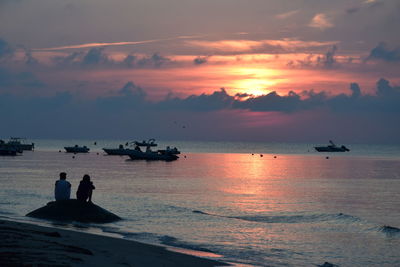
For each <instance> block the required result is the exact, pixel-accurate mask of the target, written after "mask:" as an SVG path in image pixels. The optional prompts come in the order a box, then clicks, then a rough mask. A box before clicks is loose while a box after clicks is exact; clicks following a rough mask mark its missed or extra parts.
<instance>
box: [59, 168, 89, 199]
mask: <svg viewBox="0 0 400 267" xmlns="http://www.w3.org/2000/svg"><path fill="white" fill-rule="evenodd" d="M94 189H95V187H94V185H93V182H91V181H90V176H89V175H88V174H85V175H84V176H83V178H82V180H81V181H80V183H79V186H78V191H76V198H77V199H78V200H79V201H82V202H86V201H89V202H92V193H93V190H94ZM70 196H71V184H70V182H68V181H67V174H66V173H65V172H61V173H60V180H57V181H56V185H55V189H54V197H55V198H56V200H68V199H70Z"/></svg>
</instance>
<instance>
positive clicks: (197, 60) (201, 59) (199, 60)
mask: <svg viewBox="0 0 400 267" xmlns="http://www.w3.org/2000/svg"><path fill="white" fill-rule="evenodd" d="M208 58H209V57H208V56H206V57H196V58H195V59H193V63H194V64H195V65H201V64H204V63H207V61H208Z"/></svg>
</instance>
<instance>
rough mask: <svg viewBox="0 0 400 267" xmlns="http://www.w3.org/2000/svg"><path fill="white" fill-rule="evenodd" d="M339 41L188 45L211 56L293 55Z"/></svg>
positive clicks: (275, 40)
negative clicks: (248, 54)
mask: <svg viewBox="0 0 400 267" xmlns="http://www.w3.org/2000/svg"><path fill="white" fill-rule="evenodd" d="M336 43H338V42H337V41H325V42H320V41H303V40H300V39H297V38H282V39H267V40H257V41H255V40H244V39H242V40H219V41H205V40H190V41H186V45H189V46H193V47H196V48H201V49H203V50H205V51H207V52H209V53H210V54H214V55H215V54H240V53H292V52H296V53H298V52H301V51H304V50H309V49H313V48H320V47H324V46H331V45H334V44H336Z"/></svg>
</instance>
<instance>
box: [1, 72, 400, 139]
mask: <svg viewBox="0 0 400 267" xmlns="http://www.w3.org/2000/svg"><path fill="white" fill-rule="evenodd" d="M399 104H400V87H396V86H392V85H391V84H390V83H389V81H387V80H385V79H381V80H379V81H378V82H377V89H376V94H375V95H367V94H362V92H361V89H360V87H359V86H358V84H356V83H353V84H351V85H350V91H349V94H339V95H336V96H330V95H328V94H326V93H324V92H319V93H316V92H314V91H304V92H302V93H294V92H290V93H288V94H287V95H279V94H278V93H276V92H271V93H269V94H267V95H264V96H251V95H249V94H245V93H244V94H237V95H230V94H228V93H227V91H226V90H225V89H220V90H218V91H215V92H213V93H211V94H199V95H191V96H188V97H184V98H180V97H171V96H169V97H166V98H165V99H162V100H160V101H158V102H152V101H150V100H148V99H147V94H146V92H145V91H144V90H143V89H142V88H141V87H139V86H137V85H135V84H134V83H133V82H128V83H126V84H125V85H124V86H123V87H122V88H121V89H120V90H118V92H117V93H116V94H114V95H110V96H103V97H98V98H96V99H83V98H81V97H79V96H78V95H73V94H71V93H67V92H65V93H59V94H56V95H54V96H52V97H40V96H25V97H20V96H15V95H13V94H0V112H1V113H2V114H9V115H8V116H5V117H4V118H3V120H2V125H3V126H4V129H5V132H3V134H5V135H12V134H18V133H19V134H21V133H23V134H24V135H30V136H32V137H42V138H55V137H58V138H60V137H61V138H71V137H78V138H79V137H80V138H82V137H86V138H98V137H104V138H121V137H123V138H132V137H133V138H148V137H149V136H151V137H156V138H175V139H176V138H179V139H184V140H185V139H186V140H187V139H193V138H194V139H200V140H208V139H213V140H216V139H217V140H225V141H226V140H248V141H250V140H253V141H254V140H259V141H263V140H264V141H265V140H269V141H279V140H281V141H288V140H293V141H299V140H307V141H312V140H313V141H314V142H315V138H317V139H318V138H327V139H329V138H332V137H335V138H337V139H339V138H338V137H339V136H340V137H341V138H340V139H342V140H344V139H346V140H352V141H358V142H360V140H361V141H369V142H370V141H371V140H375V141H378V142H382V141H386V142H391V141H395V142H398V136H397V135H398V134H397V133H398V131H399V130H400V126H399V124H398V123H396V122H398V116H399V114H400V105H399ZM174 121H179V122H180V123H179V125H182V124H183V125H186V126H187V127H185V129H183V128H182V127H177V124H176V123H175V124H174V123H173V122H174ZM77 129H79V130H77ZM382 138H385V139H382ZM318 140H319V139H318ZM396 140H397V141H396Z"/></svg>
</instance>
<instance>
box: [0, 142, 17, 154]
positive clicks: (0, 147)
mask: <svg viewBox="0 0 400 267" xmlns="http://www.w3.org/2000/svg"><path fill="white" fill-rule="evenodd" d="M21 153H22V149H20V148H19V147H16V146H13V145H10V144H8V143H5V142H4V141H3V140H0V155H1V156H16V155H17V154H21Z"/></svg>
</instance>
